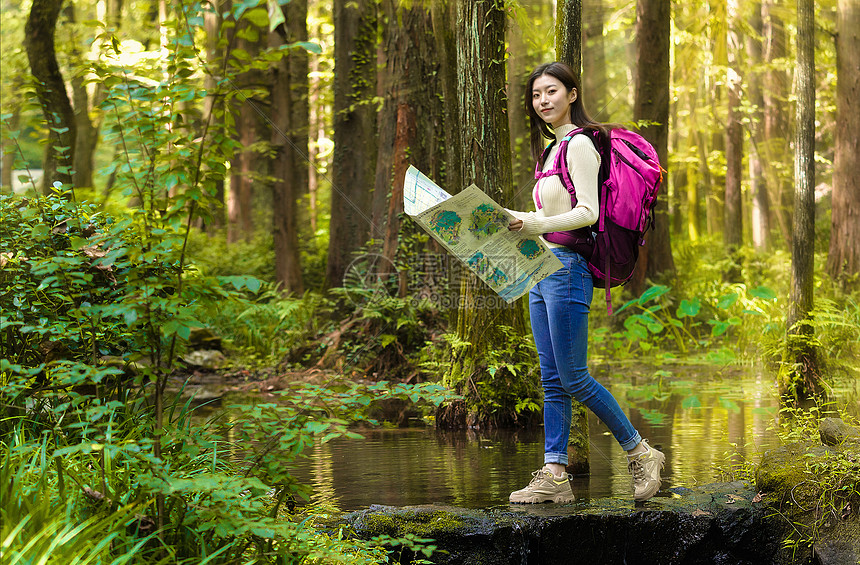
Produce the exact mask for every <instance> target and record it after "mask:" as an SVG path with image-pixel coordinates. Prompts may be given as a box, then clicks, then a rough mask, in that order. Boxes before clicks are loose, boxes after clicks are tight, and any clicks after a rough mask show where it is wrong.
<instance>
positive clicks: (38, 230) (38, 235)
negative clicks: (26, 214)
mask: <svg viewBox="0 0 860 565" xmlns="http://www.w3.org/2000/svg"><path fill="white" fill-rule="evenodd" d="M48 233H49V230H48V226H46V225H45V224H36V225H35V226H33V227H32V228H30V236H31V237H32V238H33V239H35V240H37V241H38V240H42V239H45V238H47V237H48Z"/></svg>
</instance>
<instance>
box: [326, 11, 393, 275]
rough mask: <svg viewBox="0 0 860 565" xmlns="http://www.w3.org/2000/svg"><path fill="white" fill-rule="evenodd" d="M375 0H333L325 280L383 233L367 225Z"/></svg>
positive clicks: (373, 121) (370, 185) (371, 183)
mask: <svg viewBox="0 0 860 565" xmlns="http://www.w3.org/2000/svg"><path fill="white" fill-rule="evenodd" d="M376 27H377V10H376V2H375V0H335V2H334V34H335V39H334V41H335V46H334V66H335V71H334V163H333V167H332V168H333V172H332V193H331V220H330V223H329V246H328V262H327V264H326V274H325V286H326V288H333V287H337V286H340V285H341V284H342V282H343V275H344V273H345V272H346V269H347V267H348V266H349V263H350V262H351V261H352V259H353V257H352V255H353V252H355V251H356V250H358V249H359V247H360V246H362V245H364V244H365V243H366V242H367V240H368V238H369V237H371V236H373V237H379V236H380V235H381V232H380V230H379V229H378V227H377V226H372V225H371V217H370V215H371V198H372V191H373V186H374V178H375V173H376V146H377V142H376V108H375V106H374V102H373V98H374V96H376V56H377V53H376V50H377V29H376Z"/></svg>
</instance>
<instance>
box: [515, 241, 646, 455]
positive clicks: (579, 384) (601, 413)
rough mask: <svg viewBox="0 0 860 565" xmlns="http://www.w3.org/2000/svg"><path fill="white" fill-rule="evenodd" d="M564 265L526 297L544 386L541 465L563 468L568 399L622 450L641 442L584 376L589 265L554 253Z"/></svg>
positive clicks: (600, 388)
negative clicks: (605, 428) (594, 418)
mask: <svg viewBox="0 0 860 565" xmlns="http://www.w3.org/2000/svg"><path fill="white" fill-rule="evenodd" d="M552 251H553V253H555V255H556V256H557V257H558V258H559V260H560V261H561V262H562V264H563V265H564V266H563V267H562V268H561V269H559V270H558V271H556V272H555V273H553V274H551V275H550V276H548V277H547V278H545V279H543V280H542V281H540V282H539V283H538V284H536V285H535V286H534V287H533V288H532V289H531V291H530V293H529V312H530V315H531V324H532V333H533V334H534V338H535V345H536V346H537V351H538V357H539V358H540V374H541V383H542V384H543V395H544V396H543V398H544V404H543V423H544V437H545V439H544V445H545V449H544V451H545V454H544V463H561V464H562V465H567V443H568V440H569V438H570V420H571V400H570V399H571V397H573V398H576V399H577V400H578V401H580V402H582V403H583V404H585V405H586V406H587V407H588V408H589V409H590V410H591V411H592V412H594V413H595V414H596V415H597V417H598V418H600V419H601V420H602V421H603V423H605V424H606V425H607V426H608V427H609V430H610V431H611V432H612V435H614V436H615V439H616V440H617V441H618V443H619V444H621V447H622V449H624V450H629V449H633V448H634V447H636V446H637V445H638V444H639V442H640V441H642V437H641V436H640V435H639V432H637V431H636V429H635V428H634V427H633V424H631V423H630V420H629V419H628V418H627V416H626V415H625V414H624V412H623V411H622V410H621V407H620V406H619V405H618V401H616V400H615V397H613V396H612V394H610V392H609V391H608V390H606V388H604V387H603V385H601V384H600V383H598V382H597V381H595V380H594V378H593V377H592V376H591V375H590V374H589V372H588V352H587V349H588V312H589V309H590V306H591V296H592V294H593V286H592V282H591V273H590V272H589V271H588V263H587V262H586V261H585V259H584V258H583V257H582V255H580V254H579V253H576V252H574V251H570V250H569V249H566V248H555V249H553V250H552Z"/></svg>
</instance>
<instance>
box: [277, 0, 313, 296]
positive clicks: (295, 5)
mask: <svg viewBox="0 0 860 565" xmlns="http://www.w3.org/2000/svg"><path fill="white" fill-rule="evenodd" d="M307 8H308V5H307V0H292V1H291V2H290V3H289V4H287V5H286V6H284V7H283V8H282V10H283V11H284V16H285V19H286V23H285V24H282V26H281V27H280V28H279V29H278V30H276V32H272V33H270V34H269V37H270V41H271V44H272V46H275V47H276V46H279V45H282V44H290V43H295V42H297V41H307V38H308V33H307ZM270 100H271V119H272V122H273V127H272V132H271V141H272V146H273V147H274V150H275V152H274V155H273V157H272V167H273V171H272V173H273V174H272V176H273V177H274V180H273V182H272V231H273V236H274V237H273V239H274V246H275V280H276V281H277V282H278V284H279V285H280V286H281V287H282V289H283V290H285V291H287V292H290V293H292V294H297V295H300V294H301V293H302V292H304V285H303V284H302V268H301V260H300V257H301V254H300V253H299V201H300V199H301V197H302V196H303V195H304V194H305V193H306V192H307V189H308V165H307V156H308V55H307V51H305V50H304V49H302V48H294V49H293V50H292V51H290V53H289V55H287V56H286V57H285V58H283V59H281V60H280V61H279V62H278V63H277V65H274V66H273V69H272V77H271V96H270Z"/></svg>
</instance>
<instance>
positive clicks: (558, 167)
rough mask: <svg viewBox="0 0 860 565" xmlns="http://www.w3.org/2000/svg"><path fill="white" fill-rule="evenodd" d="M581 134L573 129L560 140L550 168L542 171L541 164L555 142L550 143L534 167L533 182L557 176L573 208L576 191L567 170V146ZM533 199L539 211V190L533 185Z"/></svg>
mask: <svg viewBox="0 0 860 565" xmlns="http://www.w3.org/2000/svg"><path fill="white" fill-rule="evenodd" d="M581 132H582V129H575V130H573V131H572V132H570V133H569V134H567V135H565V136H564V137H563V138H561V141H560V142H559V144H558V151H557V152H556V154H555V159H553V162H552V167H550V169H549V170H548V171H543V170H541V169H542V168H543V164H544V163H545V162H546V158H547V154H548V153H549V152H550V151H551V150H552V148H553V145H555V142H553V143H551V144H550V145H548V146H547V148H546V149H544V151H543V154H541V158H540V160H539V161H538V162H537V164H536V165H535V180H540V179H542V178H546V177H551V176H555V175H558V176H559V177H560V178H561V183H562V185H564V188H565V190H567V192H568V194H570V201H571V204H572V205H573V206H575V205H576V189H575V188H574V186H573V180H572V179H571V178H570V171H569V170H568V168H567V145H568V144H569V143H570V140H571V139H573V136H574V135H576V134H578V133H581ZM534 197H535V203H536V204H537V207H538V210H540V209H541V208H542V207H543V206H542V204H541V201H540V190H538V187H537V185H535V190H534Z"/></svg>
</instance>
